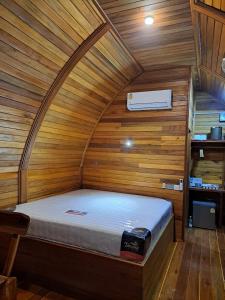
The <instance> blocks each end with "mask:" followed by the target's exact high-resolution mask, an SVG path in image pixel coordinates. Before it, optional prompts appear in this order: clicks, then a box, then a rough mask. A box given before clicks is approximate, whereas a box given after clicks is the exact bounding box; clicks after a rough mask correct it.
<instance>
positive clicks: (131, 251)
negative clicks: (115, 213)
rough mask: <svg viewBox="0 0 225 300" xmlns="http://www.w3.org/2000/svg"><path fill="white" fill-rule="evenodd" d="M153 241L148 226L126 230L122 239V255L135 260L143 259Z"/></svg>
mask: <svg viewBox="0 0 225 300" xmlns="http://www.w3.org/2000/svg"><path fill="white" fill-rule="evenodd" d="M150 243H151V232H150V231H149V230H148V229H146V228H134V229H132V230H131V231H130V232H129V231H124V232H123V235H122V239H121V247H120V256H121V257H124V258H126V259H129V260H133V261H137V262H139V261H142V260H143V259H144V257H145V255H146V252H147V250H148V248H149V246H150Z"/></svg>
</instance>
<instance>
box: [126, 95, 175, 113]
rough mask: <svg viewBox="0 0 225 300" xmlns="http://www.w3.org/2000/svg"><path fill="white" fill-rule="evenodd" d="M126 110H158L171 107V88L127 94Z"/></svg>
mask: <svg viewBox="0 0 225 300" xmlns="http://www.w3.org/2000/svg"><path fill="white" fill-rule="evenodd" d="M127 108H128V110H158V109H171V108H172V90H161V91H148V92H137V93H128V94H127Z"/></svg>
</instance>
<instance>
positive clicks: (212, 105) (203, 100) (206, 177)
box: [191, 92, 225, 185]
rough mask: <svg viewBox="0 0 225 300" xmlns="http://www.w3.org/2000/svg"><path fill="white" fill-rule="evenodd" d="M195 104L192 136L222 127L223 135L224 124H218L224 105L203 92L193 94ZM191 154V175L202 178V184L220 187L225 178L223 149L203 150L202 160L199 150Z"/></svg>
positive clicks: (224, 131)
mask: <svg viewBox="0 0 225 300" xmlns="http://www.w3.org/2000/svg"><path fill="white" fill-rule="evenodd" d="M195 103H196V111H195V114H194V131H193V134H207V133H210V128H211V127H215V126H221V127H223V134H225V123H223V122H219V114H220V112H221V111H224V109H225V105H223V104H222V103H221V102H220V101H219V100H218V99H216V98H215V97H213V96H211V95H209V94H207V93H204V92H195ZM192 152H193V153H192V159H193V162H194V163H193V165H192V171H191V175H192V176H195V177H201V178H203V181H204V183H215V184H220V185H222V184H223V182H224V176H225V174H224V171H225V164H224V161H225V156H224V149H216V148H215V149H204V159H202V158H200V156H199V149H193V151H192Z"/></svg>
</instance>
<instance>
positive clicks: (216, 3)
mask: <svg viewBox="0 0 225 300" xmlns="http://www.w3.org/2000/svg"><path fill="white" fill-rule="evenodd" d="M199 2H202V3H204V4H206V5H209V6H212V7H214V8H216V9H219V10H221V11H224V12H225V0H199Z"/></svg>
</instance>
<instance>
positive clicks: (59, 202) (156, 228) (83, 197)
mask: <svg viewBox="0 0 225 300" xmlns="http://www.w3.org/2000/svg"><path fill="white" fill-rule="evenodd" d="M68 210H73V214H70V213H68ZM16 211H17V212H22V213H25V214H27V215H28V216H30V218H31V223H30V227H29V230H28V235H29V236H32V237H37V238H41V239H44V240H49V241H54V242H58V243H63V244H67V245H73V246H78V247H82V248H86V249H89V250H94V251H100V252H103V253H106V254H110V255H114V256H120V246H121V237H122V234H123V232H124V230H127V231H130V230H131V229H133V228H137V227H144V228H147V229H149V230H150V231H151V234H152V241H151V245H154V244H155V243H156V240H157V239H158V236H159V234H160V233H161V232H162V231H163V229H164V227H165V226H166V224H167V223H168V221H169V219H170V218H171V216H172V205H171V202H170V201H167V200H163V199H159V198H152V197H146V196H139V195H130V194H122V193H114V192H106V191H97V190H89V189H83V190H77V191H72V192H69V193H65V194H62V195H57V196H52V197H48V198H45V199H41V200H38V201H35V202H30V203H25V204H20V205H17V207H16ZM74 211H78V214H76V212H74ZM151 248H152V247H151Z"/></svg>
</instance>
